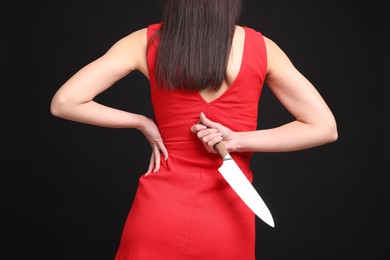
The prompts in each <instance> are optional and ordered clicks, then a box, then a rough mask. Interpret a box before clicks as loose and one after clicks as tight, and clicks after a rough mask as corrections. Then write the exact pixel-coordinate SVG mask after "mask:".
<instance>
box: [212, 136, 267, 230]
mask: <svg viewBox="0 0 390 260" xmlns="http://www.w3.org/2000/svg"><path fill="white" fill-rule="evenodd" d="M214 149H215V150H216V151H218V153H219V155H220V156H221V157H222V160H223V163H222V165H221V166H220V168H219V169H218V171H219V172H220V173H221V175H222V176H223V177H224V179H225V180H226V181H227V183H228V184H229V185H230V186H231V187H232V188H233V190H234V191H235V192H236V193H237V194H238V196H239V197H240V198H241V199H242V200H243V201H244V202H245V204H246V205H247V206H248V207H249V208H250V209H251V210H252V211H253V212H254V213H255V214H256V215H257V216H258V217H259V218H260V219H261V220H263V221H264V222H265V223H267V224H268V225H270V226H271V227H275V224H274V220H273V218H272V215H271V212H270V211H269V209H268V207H267V205H265V203H264V201H263V199H262V198H261V197H260V195H259V194H258V193H257V191H256V190H255V188H254V187H253V185H252V183H251V182H250V181H249V179H248V178H247V177H246V176H245V174H244V173H243V172H242V171H241V169H240V168H239V167H238V165H237V163H236V162H235V161H234V160H233V158H232V157H231V156H230V154H229V152H228V151H227V150H226V148H225V145H224V144H223V142H222V141H221V142H219V143H217V144H216V145H214Z"/></svg>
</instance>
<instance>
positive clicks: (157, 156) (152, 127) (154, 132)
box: [139, 117, 168, 176]
mask: <svg viewBox="0 0 390 260" xmlns="http://www.w3.org/2000/svg"><path fill="white" fill-rule="evenodd" d="M139 130H140V131H141V132H142V133H143V134H144V135H145V137H146V139H148V141H149V143H150V145H151V147H152V155H151V157H150V163H149V168H148V171H147V172H146V173H145V176H148V175H149V174H150V173H151V172H152V171H153V172H154V173H156V172H158V171H159V169H160V162H161V153H162V155H163V156H164V160H165V161H166V160H168V150H167V149H166V147H165V145H164V142H163V139H162V137H161V134H160V131H159V129H158V127H157V125H156V123H155V122H154V121H153V120H152V119H150V118H147V117H145V120H144V121H143V122H142V126H141V127H140V128H139Z"/></svg>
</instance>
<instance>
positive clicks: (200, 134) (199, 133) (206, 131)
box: [196, 128, 218, 139]
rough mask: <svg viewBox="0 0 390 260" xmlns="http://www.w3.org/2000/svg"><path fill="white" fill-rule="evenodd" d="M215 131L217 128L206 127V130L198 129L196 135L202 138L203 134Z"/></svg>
mask: <svg viewBox="0 0 390 260" xmlns="http://www.w3.org/2000/svg"><path fill="white" fill-rule="evenodd" d="M217 131H218V130H217V129H215V128H208V129H206V130H203V131H199V132H198V133H197V134H196V135H197V136H198V138H199V139H203V138H204V137H205V136H208V135H212V134H216V133H217Z"/></svg>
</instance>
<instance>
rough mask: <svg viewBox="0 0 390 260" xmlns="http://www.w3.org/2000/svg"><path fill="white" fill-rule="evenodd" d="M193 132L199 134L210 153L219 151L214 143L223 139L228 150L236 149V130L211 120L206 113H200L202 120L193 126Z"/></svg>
mask: <svg viewBox="0 0 390 260" xmlns="http://www.w3.org/2000/svg"><path fill="white" fill-rule="evenodd" d="M191 132H193V133H195V134H196V135H197V137H198V138H199V139H200V140H201V141H202V143H203V145H204V147H205V148H206V150H207V151H208V152H210V153H217V151H215V150H214V145H216V144H217V143H219V142H222V141H223V143H224V145H225V147H226V149H227V150H228V152H233V151H235V142H236V141H235V138H236V137H237V135H236V132H233V131H232V130H230V129H229V128H227V127H226V126H224V125H222V124H220V123H217V122H214V121H211V120H210V119H208V118H207V117H206V116H205V114H204V113H200V122H199V123H198V124H195V125H193V126H192V127H191Z"/></svg>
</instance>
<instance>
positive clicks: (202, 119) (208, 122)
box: [200, 112, 217, 128]
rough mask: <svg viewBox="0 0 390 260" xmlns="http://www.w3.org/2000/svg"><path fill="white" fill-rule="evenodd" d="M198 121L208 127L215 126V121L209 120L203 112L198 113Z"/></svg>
mask: <svg viewBox="0 0 390 260" xmlns="http://www.w3.org/2000/svg"><path fill="white" fill-rule="evenodd" d="M200 122H201V123H202V124H203V125H205V126H207V127H210V128H215V127H216V125H217V123H215V122H213V121H211V120H210V119H208V118H207V117H206V115H205V114H204V113H203V112H201V113H200Z"/></svg>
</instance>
